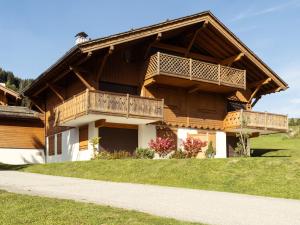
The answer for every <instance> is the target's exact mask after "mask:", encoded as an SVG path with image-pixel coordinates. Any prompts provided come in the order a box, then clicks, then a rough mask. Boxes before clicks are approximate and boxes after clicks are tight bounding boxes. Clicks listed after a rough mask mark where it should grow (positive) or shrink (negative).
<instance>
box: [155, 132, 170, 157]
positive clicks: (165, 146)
mask: <svg viewBox="0 0 300 225" xmlns="http://www.w3.org/2000/svg"><path fill="white" fill-rule="evenodd" d="M149 147H150V148H151V149H153V150H154V151H155V152H156V153H157V154H158V155H159V156H160V157H165V156H167V155H168V154H169V153H170V152H171V151H172V150H174V148H175V145H174V141H173V140H172V139H171V138H161V137H157V138H156V139H155V140H153V139H151V140H150V142H149Z"/></svg>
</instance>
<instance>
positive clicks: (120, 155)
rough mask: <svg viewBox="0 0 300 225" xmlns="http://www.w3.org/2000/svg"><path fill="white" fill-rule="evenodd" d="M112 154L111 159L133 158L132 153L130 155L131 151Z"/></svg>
mask: <svg viewBox="0 0 300 225" xmlns="http://www.w3.org/2000/svg"><path fill="white" fill-rule="evenodd" d="M110 154H111V159H128V158H132V153H130V152H129V151H126V150H125V151H124V150H121V151H114V152H112V153H110Z"/></svg>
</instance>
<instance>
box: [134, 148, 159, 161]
mask: <svg viewBox="0 0 300 225" xmlns="http://www.w3.org/2000/svg"><path fill="white" fill-rule="evenodd" d="M135 157H136V158H137V159H153V158H154V151H152V150H151V149H149V148H137V149H136V150H135Z"/></svg>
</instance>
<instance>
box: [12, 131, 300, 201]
mask: <svg viewBox="0 0 300 225" xmlns="http://www.w3.org/2000/svg"><path fill="white" fill-rule="evenodd" d="M252 146H253V148H254V149H255V150H254V155H256V156H260V157H252V158H229V159H203V160H199V159H190V160H176V159H172V160H137V159H135V160H130V159H128V160H99V161H85V162H66V163H56V164H46V165H32V166H27V167H18V168H17V169H19V170H22V171H26V172H34V173H42V174H52V175H60V176H69V177H81V178H87V179H95V180H107V181H118V182H132V183H146V184H155V185H165V186H175V187H186V188H194V189H205V190H215V191H226V192H236V193H245V194H252V195H263V196H272V197H282V198H294V199H300V191H299V190H300V139H286V138H284V136H283V135H281V134H276V135H269V136H261V137H259V138H255V139H253V140H252ZM7 169H16V167H11V168H7Z"/></svg>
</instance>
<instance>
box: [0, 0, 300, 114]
mask: <svg viewBox="0 0 300 225" xmlns="http://www.w3.org/2000/svg"><path fill="white" fill-rule="evenodd" d="M0 9H1V13H0V36H1V38H0V67H2V68H3V69H5V70H10V71H12V72H14V73H15V74H16V75H18V76H21V77H23V78H35V77H37V76H38V75H39V74H41V73H42V72H43V71H44V70H45V69H47V67H49V66H50V65H51V64H52V63H54V62H55V61H56V60H57V59H58V58H59V57H60V56H61V55H62V54H64V53H65V52H66V51H67V50H68V49H69V48H71V47H72V46H73V44H74V35H75V34H76V33H78V32H79V31H85V32H86V33H88V34H89V36H90V37H91V38H97V37H102V36H106V35H109V34H113V33H118V32H121V31H126V30H129V29H131V28H138V27H142V26H145V25H150V24H153V23H158V22H161V21H165V20H166V19H172V18H177V17H181V16H186V15H189V14H193V13H197V12H201V11H204V10H211V11H212V12H213V13H214V14H215V15H216V16H217V17H218V18H219V19H220V20H221V21H222V22H223V23H224V24H225V25H226V26H227V27H228V28H229V29H231V31H232V32H234V33H235V34H236V35H237V36H238V37H239V38H240V39H241V40H242V41H243V42H244V43H245V44H246V45H247V46H248V47H250V49H252V50H253V51H254V52H255V53H256V54H257V55H258V56H259V57H260V58H261V59H262V60H264V61H265V62H266V63H267V64H268V65H269V66H270V67H271V68H272V69H273V70H275V71H276V72H277V73H278V74H279V75H280V76H281V77H282V78H283V79H284V80H285V81H286V82H288V84H289V86H290V89H289V90H288V91H285V92H281V93H279V94H272V95H268V96H265V97H264V98H263V99H262V100H261V101H260V102H259V103H258V104H257V106H256V107H255V110H258V111H269V112H277V113H284V114H289V115H290V116H294V117H300V91H299V89H300V54H299V53H300V43H299V40H300V38H299V37H300V29H299V27H300V0H286V1H275V0H273V1H270V0H260V1H259V0H252V1H240V0H231V1H225V0H223V1H218V0H210V1H201V0H185V1H183V0H164V1H162V0H151V1H149V0H139V1H138V0H127V1H124V0H110V1H96V0H88V1H83V0H73V1H71V0H51V1H43V0H27V1H19V0H7V1H4V0H0Z"/></svg>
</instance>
